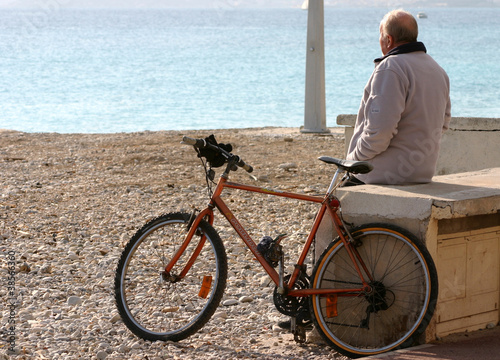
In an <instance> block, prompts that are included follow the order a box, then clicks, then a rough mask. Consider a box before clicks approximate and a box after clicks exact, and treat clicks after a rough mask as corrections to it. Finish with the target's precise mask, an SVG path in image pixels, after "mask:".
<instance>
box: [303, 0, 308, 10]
mask: <svg viewBox="0 0 500 360" xmlns="http://www.w3.org/2000/svg"><path fill="white" fill-rule="evenodd" d="M308 7H309V0H304V2H303V3H302V6H301V9H302V10H307V8H308Z"/></svg>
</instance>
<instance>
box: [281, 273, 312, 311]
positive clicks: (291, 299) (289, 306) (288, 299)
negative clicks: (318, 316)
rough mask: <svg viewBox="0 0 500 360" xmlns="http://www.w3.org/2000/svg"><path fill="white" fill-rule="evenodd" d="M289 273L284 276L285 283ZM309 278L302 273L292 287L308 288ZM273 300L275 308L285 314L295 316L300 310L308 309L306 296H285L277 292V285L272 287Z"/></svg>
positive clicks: (295, 288)
mask: <svg viewBox="0 0 500 360" xmlns="http://www.w3.org/2000/svg"><path fill="white" fill-rule="evenodd" d="M290 276H291V275H286V276H285V279H284V280H285V283H286V282H287V281H288V280H289V279H290ZM308 288H309V280H308V279H307V277H306V276H304V275H303V274H302V275H301V276H300V277H299V278H298V279H297V281H296V282H295V284H294V286H293V289H294V290H297V289H308ZM273 301H274V306H276V309H277V310H278V311H279V312H280V313H282V314H283V315H286V316H292V317H296V316H297V315H298V314H300V313H302V312H308V311H309V301H308V298H307V297H297V296H287V295H282V294H279V293H278V287H275V288H274V293H273Z"/></svg>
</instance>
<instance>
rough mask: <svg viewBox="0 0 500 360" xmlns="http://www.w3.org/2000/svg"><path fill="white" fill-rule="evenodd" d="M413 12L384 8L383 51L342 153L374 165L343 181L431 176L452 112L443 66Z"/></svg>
mask: <svg viewBox="0 0 500 360" xmlns="http://www.w3.org/2000/svg"><path fill="white" fill-rule="evenodd" d="M417 35H418V25H417V21H416V20H415V18H414V17H413V16H412V15H411V14H410V13H408V12H406V11H403V10H394V11H391V12H389V13H388V14H387V15H386V16H385V17H384V18H383V20H382V22H381V24H380V48H381V50H382V54H383V55H384V56H383V57H381V58H379V59H376V60H375V64H376V65H375V70H374V71H373V74H372V75H371V77H370V80H369V81H368V84H367V85H366V87H365V90H364V96H363V98H362V100H361V106H360V108H359V112H358V117H357V120H356V126H355V128H354V135H353V137H352V139H351V143H350V145H349V150H348V154H347V159H349V160H365V161H368V162H370V163H371V164H372V165H373V166H374V170H373V171H372V172H370V173H368V174H363V175H358V176H357V178H353V179H352V181H351V182H350V183H348V184H346V185H358V184H363V183H367V184H408V183H426V182H430V181H431V179H432V177H433V175H434V172H435V169H436V162H437V157H438V152H439V144H440V141H441V134H442V132H443V131H444V130H446V129H447V128H448V124H449V121H450V118H451V114H450V111H451V104H450V84H449V79H448V76H447V74H446V72H445V71H444V70H443V69H442V68H441V67H440V66H439V65H438V64H437V63H436V62H435V61H434V60H433V59H432V58H431V57H430V56H429V55H427V53H426V48H425V46H424V44H423V43H421V42H418V41H417Z"/></svg>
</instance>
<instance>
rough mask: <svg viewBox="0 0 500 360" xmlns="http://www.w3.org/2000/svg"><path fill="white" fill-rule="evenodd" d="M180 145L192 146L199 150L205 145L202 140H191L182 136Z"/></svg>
mask: <svg viewBox="0 0 500 360" xmlns="http://www.w3.org/2000/svg"><path fill="white" fill-rule="evenodd" d="M181 144H187V145H193V146H195V147H197V148H200V149H203V148H204V147H205V146H206V145H207V143H206V142H205V140H204V139H193V138H190V137H189V136H183V137H182V142H181Z"/></svg>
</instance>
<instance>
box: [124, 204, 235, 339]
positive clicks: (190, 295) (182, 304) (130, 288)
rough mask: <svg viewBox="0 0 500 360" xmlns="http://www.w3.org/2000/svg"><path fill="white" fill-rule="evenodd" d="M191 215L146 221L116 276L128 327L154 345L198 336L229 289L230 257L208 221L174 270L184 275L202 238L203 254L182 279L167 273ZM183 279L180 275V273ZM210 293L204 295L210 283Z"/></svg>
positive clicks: (173, 214)
mask: <svg viewBox="0 0 500 360" xmlns="http://www.w3.org/2000/svg"><path fill="white" fill-rule="evenodd" d="M189 217H190V215H189V214H185V213H171V214H166V215H162V216H160V217H158V218H155V219H153V220H151V221H149V222H148V223H146V224H145V225H144V226H143V227H142V228H141V229H139V230H138V231H137V232H136V233H135V235H134V236H133V237H132V238H131V240H130V241H129V242H128V244H127V245H126V246H125V249H124V250H123V252H122V255H121V257H120V260H119V262H118V266H117V269H116V273H115V301H116V305H117V307H118V311H119V313H120V316H121V318H122V320H123V322H124V323H125V325H126V326H127V327H128V328H129V330H130V331H132V332H133V333H134V334H135V335H137V336H138V337H140V338H142V339H145V340H150V341H156V340H161V341H169V340H170V341H180V340H183V339H185V338H187V337H189V336H191V335H192V334H194V333H195V332H197V331H198V330H199V329H200V328H201V327H203V325H205V323H206V322H207V321H208V320H209V319H210V318H211V317H212V315H213V314H214V312H215V311H216V309H217V307H218V305H219V303H220V301H221V299H222V296H223V293H224V289H225V286H226V279H227V257H226V251H225V249H224V245H223V243H222V240H221V239H220V237H219V235H218V234H217V232H216V231H215V230H214V228H213V227H212V226H211V225H210V224H209V223H207V222H206V221H202V222H201V223H200V225H199V227H198V229H197V232H196V234H195V235H194V236H193V239H192V241H191V243H190V245H189V247H188V248H187V250H186V251H185V252H184V254H183V255H182V256H181V258H180V259H179V261H178V262H177V264H176V265H175V266H174V268H173V269H172V271H171V272H170V273H171V274H175V273H176V271H178V272H180V271H181V269H182V268H184V264H185V263H186V262H187V261H188V260H189V258H190V257H191V254H192V250H193V249H194V248H195V247H196V245H198V243H199V241H196V240H198V239H201V236H202V235H204V236H205V237H206V241H205V244H204V245H203V248H202V251H201V253H200V254H199V256H198V257H197V259H196V261H195V262H194V264H193V266H192V267H191V269H190V270H189V272H188V273H187V275H186V276H185V277H184V278H182V279H181V280H179V281H177V280H172V279H166V278H165V277H164V276H163V275H162V273H164V269H165V266H166V264H167V263H168V262H169V260H170V259H171V258H172V256H173V255H174V254H175V253H176V250H177V249H178V248H179V246H180V244H181V243H182V242H183V241H184V239H185V236H186V234H187V227H186V224H187V223H188V221H189ZM177 275H178V273H177ZM204 280H206V281H205V290H206V293H205V294H202V292H201V288H202V286H203V285H204Z"/></svg>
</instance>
